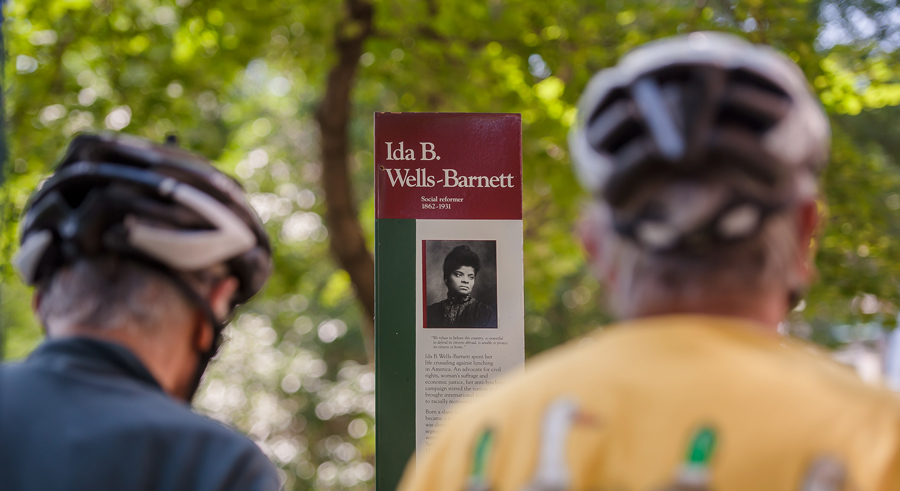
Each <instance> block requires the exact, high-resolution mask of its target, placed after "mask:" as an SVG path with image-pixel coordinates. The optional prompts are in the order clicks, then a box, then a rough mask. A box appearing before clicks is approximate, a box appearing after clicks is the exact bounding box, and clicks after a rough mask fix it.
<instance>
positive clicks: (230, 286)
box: [209, 276, 240, 321]
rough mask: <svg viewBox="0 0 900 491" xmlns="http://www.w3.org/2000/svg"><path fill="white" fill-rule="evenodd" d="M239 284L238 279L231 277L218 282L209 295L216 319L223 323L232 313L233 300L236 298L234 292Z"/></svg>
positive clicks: (210, 305)
mask: <svg viewBox="0 0 900 491" xmlns="http://www.w3.org/2000/svg"><path fill="white" fill-rule="evenodd" d="M239 284H240V283H239V282H238V279H237V278H235V277H234V276H229V277H227V278H225V279H224V280H222V281H220V282H218V283H217V284H216V286H215V287H213V289H212V291H211V292H210V293H209V307H210V308H211V309H212V311H213V315H215V316H216V319H218V320H220V321H222V320H224V319H226V318H227V317H228V314H229V313H230V312H231V299H232V298H234V292H236V291H237V289H238V286H239Z"/></svg>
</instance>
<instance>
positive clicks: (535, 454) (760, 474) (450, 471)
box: [400, 315, 900, 491]
mask: <svg viewBox="0 0 900 491" xmlns="http://www.w3.org/2000/svg"><path fill="white" fill-rule="evenodd" d="M898 445H900V399H898V398H897V397H896V396H895V395H894V394H893V393H891V392H889V391H887V390H885V389H881V388H873V387H871V386H867V385H864V384H863V383H862V382H860V381H859V380H858V379H857V377H856V376H855V374H854V373H853V372H852V371H851V370H849V369H848V368H845V367H843V366H841V365H838V364H837V363H835V362H833V361H832V360H831V359H830V358H829V357H828V356H827V355H826V354H824V353H822V352H820V351H819V350H818V349H816V348H815V347H813V346H811V345H808V344H805V343H802V342H799V341H797V340H792V339H789V338H782V337H779V336H776V335H775V334H771V333H769V332H766V331H764V330H763V329H761V328H760V326H756V325H754V324H751V323H749V322H746V321H741V320H737V319H730V318H720V317H704V316H686V315H684V316H667V317H656V318H647V319H641V320H637V321H633V322H628V323H624V324H621V325H619V326H616V327H614V328H611V329H604V330H602V331H599V332H597V333H594V334H592V335H591V336H588V337H586V338H584V339H582V340H580V341H576V342H572V343H570V344H568V345H566V346H563V347H561V348H558V349H555V350H553V351H551V352H550V353H549V354H546V355H542V356H540V357H538V358H536V359H534V360H533V361H531V362H530V363H529V365H528V367H527V368H526V369H525V370H524V371H522V372H519V373H517V374H515V375H513V376H512V377H510V378H508V379H506V380H504V381H503V382H502V383H501V384H500V385H498V386H496V387H495V388H494V389H493V390H489V391H486V392H483V393H481V394H479V395H478V396H476V397H475V398H474V399H472V400H469V401H468V402H467V403H464V404H462V405H461V406H460V407H458V408H457V409H455V410H454V412H453V414H452V415H451V416H450V417H449V419H448V420H447V421H445V422H444V423H443V424H442V427H441V429H440V431H439V432H438V434H437V435H436V436H435V439H434V440H433V441H432V442H431V443H430V444H429V446H428V449H427V451H426V452H425V454H424V456H423V457H422V458H421V459H420V460H419V462H418V465H416V463H415V462H411V463H410V465H409V466H408V468H407V472H406V475H405V476H404V479H403V481H402V483H401V486H400V488H401V489H403V490H407V491H441V490H448V491H449V490H452V491H462V490H473V491H474V490H491V491H505V490H510V491H539V490H546V491H549V490H554V491H557V490H558V491H562V490H598V491H600V490H610V491H672V490H681V489H684V490H697V491H699V490H705V489H713V490H718V491H742V490H747V491H751V490H752V491H780V490H785V491H787V490H791V491H811V490H816V491H828V490H839V489H848V490H849V489H853V490H855V491H875V490H879V491H881V490H900V455H898ZM814 481H815V482H818V483H820V484H821V485H823V487H809V486H811V485H812V484H811V483H812V482H814ZM842 481H843V482H845V483H847V484H848V486H847V487H842V486H840V483H841V482H842ZM828 483H832V485H828V486H830V487H828V486H826V485H827V484H828Z"/></svg>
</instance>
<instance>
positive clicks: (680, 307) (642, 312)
mask: <svg viewBox="0 0 900 491" xmlns="http://www.w3.org/2000/svg"><path fill="white" fill-rule="evenodd" d="M788 307H789V306H788V296H787V295H786V294H785V295H775V294H767V295H761V296H756V297H753V296H746V295H741V296H739V295H720V296H717V297H713V298H706V299H695V300H694V301H690V300H687V301H686V300H684V299H678V301H677V302H676V301H672V302H655V303H654V304H653V305H640V306H638V307H637V308H636V309H635V310H634V312H633V313H632V314H631V315H628V316H627V317H628V318H640V317H651V316H659V315H670V314H699V315H713V316H721V317H735V318H739V319H745V320H749V321H752V322H753V323H755V324H758V325H760V326H761V327H763V328H765V330H766V331H771V332H773V333H775V332H777V331H778V325H779V324H780V323H781V322H782V321H783V320H784V317H785V314H786V313H787V312H788Z"/></svg>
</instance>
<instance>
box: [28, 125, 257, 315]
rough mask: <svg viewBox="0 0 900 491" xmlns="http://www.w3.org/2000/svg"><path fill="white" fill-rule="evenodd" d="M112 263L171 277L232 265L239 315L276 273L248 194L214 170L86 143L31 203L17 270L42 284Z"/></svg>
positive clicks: (139, 148) (102, 137)
mask: <svg viewBox="0 0 900 491" xmlns="http://www.w3.org/2000/svg"><path fill="white" fill-rule="evenodd" d="M107 254H115V255H118V256H121V257H127V258H131V259H134V260H137V261H140V262H144V263H149V264H152V265H154V266H157V267H159V268H160V269H161V270H162V271H164V272H168V273H177V272H190V271H197V270H202V269H205V268H208V267H210V266H214V265H217V264H225V265H226V266H227V267H228V269H229V270H230V273H231V274H232V275H234V276H235V277H237V279H238V280H239V282H240V286H239V288H238V290H237V292H236V293H235V296H234V298H233V306H234V305H237V304H240V303H243V302H245V301H247V300H248V299H249V298H250V297H252V296H253V295H254V294H255V293H256V292H258V291H259V290H260V289H261V288H262V286H263V285H264V283H265V282H266V280H267V279H268V277H269V274H270V272H271V246H270V244H269V239H268V236H267V235H266V232H265V230H264V229H263V227H262V225H261V224H260V221H259V219H258V218H257V216H256V214H255V213H254V211H253V210H252V209H251V208H250V206H249V205H248V204H247V202H246V200H245V198H244V193H243V190H242V189H241V187H240V185H239V184H238V183H237V182H236V181H235V180H233V179H231V178H229V177H228V176H226V175H225V174H223V173H221V172H220V171H218V170H217V169H216V168H215V167H213V166H212V165H211V164H210V162H209V161H207V160H206V159H204V158H202V157H199V156H197V155H195V154H193V153H190V152H187V151H185V150H182V149H179V148H177V147H176V146H175V145H172V144H166V145H159V144H154V143H151V142H149V141H147V140H144V139H140V138H136V137H133V136H128V135H123V134H82V135H79V136H77V137H75V138H74V139H73V140H72V142H71V144H70V145H69V148H68V151H67V152H66V155H65V157H64V158H63V159H62V161H61V162H60V163H59V165H58V167H57V169H56V171H55V173H54V174H53V175H52V176H51V177H50V178H49V179H47V181H45V182H44V183H43V185H42V186H41V187H40V189H39V190H38V191H37V192H35V194H34V195H33V196H32V197H31V200H30V202H29V204H28V206H27V209H26V212H25V214H24V217H23V220H22V224H21V247H20V250H19V252H18V253H17V254H16V257H15V258H14V260H13V262H14V265H15V266H16V268H17V269H18V270H19V272H20V273H21V275H22V277H23V278H24V279H25V281H26V282H27V283H28V284H30V285H36V284H40V283H41V282H42V281H43V280H45V279H47V278H49V277H50V276H51V275H52V274H53V272H55V271H56V270H57V269H58V268H60V267H61V266H63V265H65V264H68V263H71V262H72V261H75V260H77V259H79V258H83V257H91V256H100V255H107ZM173 276H177V275H173ZM207 310H208V309H207Z"/></svg>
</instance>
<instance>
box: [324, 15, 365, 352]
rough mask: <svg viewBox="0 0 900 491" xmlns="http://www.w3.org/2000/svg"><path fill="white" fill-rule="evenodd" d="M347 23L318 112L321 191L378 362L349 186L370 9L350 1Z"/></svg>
mask: <svg viewBox="0 0 900 491" xmlns="http://www.w3.org/2000/svg"><path fill="white" fill-rule="evenodd" d="M345 6H346V17H345V18H344V19H343V20H342V21H341V22H340V23H339V24H338V25H337V27H336V30H335V40H334V46H335V49H336V51H337V55H338V59H337V62H336V63H335V65H334V66H333V67H332V68H331V72H330V73H329V74H328V84H327V86H326V88H325V95H324V96H323V97H322V101H321V102H320V104H319V106H318V108H317V109H316V121H317V122H318V123H319V131H320V133H321V148H322V181H321V184H322V188H323V189H324V191H325V208H326V212H325V219H326V222H327V226H328V232H329V241H330V245H331V253H332V254H333V255H334V257H335V259H337V262H338V264H339V265H340V266H341V267H342V268H343V269H344V270H345V271H347V273H348V274H349V275H350V281H351V282H352V283H353V286H354V287H355V289H356V296H357V299H358V300H359V302H360V303H361V304H362V307H363V310H364V311H365V319H364V321H363V326H362V329H363V333H362V334H363V339H364V340H365V342H366V352H367V353H368V355H369V361H370V362H371V361H372V360H373V359H374V339H375V326H374V319H375V262H374V260H373V259H372V254H371V253H370V252H369V249H368V247H367V246H366V240H365V236H364V235H363V231H362V227H361V226H360V223H359V217H358V211H357V207H356V202H355V200H354V198H353V186H352V184H351V182H350V172H349V165H348V164H349V162H348V160H349V157H348V139H349V138H348V131H347V127H348V124H349V120H350V112H351V111H350V109H351V100H350V93H351V91H352V89H353V84H354V81H355V79H356V71H357V67H358V65H359V57H360V55H361V54H362V49H363V44H364V43H365V41H366V39H367V38H368V37H369V36H370V35H371V34H372V14H373V8H372V4H371V3H369V2H368V1H367V0H347V1H346V3H345Z"/></svg>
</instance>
